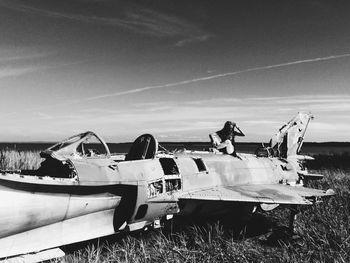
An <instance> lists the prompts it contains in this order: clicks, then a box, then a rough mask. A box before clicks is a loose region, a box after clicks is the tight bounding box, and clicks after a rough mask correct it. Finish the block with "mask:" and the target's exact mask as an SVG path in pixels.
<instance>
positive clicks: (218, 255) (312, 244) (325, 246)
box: [0, 151, 350, 262]
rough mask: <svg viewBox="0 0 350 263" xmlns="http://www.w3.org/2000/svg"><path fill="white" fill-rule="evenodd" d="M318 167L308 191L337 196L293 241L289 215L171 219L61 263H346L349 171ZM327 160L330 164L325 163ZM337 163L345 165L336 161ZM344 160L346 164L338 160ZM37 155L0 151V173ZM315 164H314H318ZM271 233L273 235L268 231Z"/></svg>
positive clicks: (86, 248) (33, 162)
mask: <svg viewBox="0 0 350 263" xmlns="http://www.w3.org/2000/svg"><path fill="white" fill-rule="evenodd" d="M324 158H325V160H327V162H328V161H329V163H330V164H332V166H331V167H328V168H327V165H326V164H325V163H326V162H325V161H320V162H318V163H316V164H317V165H319V164H322V165H319V166H314V168H315V167H316V168H318V169H319V170H316V171H315V172H317V173H322V174H324V175H325V178H324V179H323V180H321V181H317V182H313V183H312V185H311V186H312V187H314V188H320V189H328V188H332V189H334V190H335V192H336V196H335V197H333V198H330V199H329V200H326V201H325V202H323V203H319V204H317V205H315V206H310V207H306V208H303V209H302V211H301V213H299V214H298V218H297V220H296V222H295V232H296V234H297V236H296V237H294V238H287V237H286V236H285V235H284V233H285V232H284V229H285V228H284V227H283V226H285V225H287V224H288V210H286V209H275V210H273V211H272V212H268V213H258V214H255V215H254V216H253V217H251V218H250V219H249V220H245V221H243V222H242V221H228V220H227V218H226V219H220V220H211V221H206V222H203V221H202V222H197V223H189V222H186V221H185V222H184V221H183V220H179V219H175V220H174V222H172V223H173V225H172V226H167V227H166V228H164V229H162V230H157V231H155V230H154V231H148V232H140V233H131V234H119V235H115V236H113V237H108V238H104V239H99V240H94V241H92V242H84V243H80V244H75V245H70V246H66V247H65V248H64V250H65V251H66V252H67V256H65V257H64V261H65V262H350V172H349V170H348V169H347V166H346V164H344V166H340V167H345V168H343V169H338V168H336V167H334V162H332V160H331V159H329V158H328V157H324ZM327 158H328V159H327ZM334 158H336V161H337V162H338V161H339V159H341V160H342V161H341V162H343V161H344V160H345V162H346V163H348V162H349V159H350V158H348V159H346V156H345V157H344V156H343V157H339V156H338V157H337V156H336V157H334ZM342 158H345V159H342ZM40 162H41V159H40V157H39V155H38V153H36V152H15V151H0V168H1V169H31V168H37V167H38V165H39V164H40ZM316 164H315V163H314V164H313V165H316ZM271 229H273V231H272V232H271V231H270V230H271Z"/></svg>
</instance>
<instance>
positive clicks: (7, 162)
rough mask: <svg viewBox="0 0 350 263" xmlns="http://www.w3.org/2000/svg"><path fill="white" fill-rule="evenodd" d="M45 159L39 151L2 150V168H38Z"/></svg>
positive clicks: (0, 152)
mask: <svg viewBox="0 0 350 263" xmlns="http://www.w3.org/2000/svg"><path fill="white" fill-rule="evenodd" d="M42 160H43V159H42V158H40V155H39V152H35V151H16V150H0V169H1V170H15V169H37V168H39V166H40V163H41V161H42Z"/></svg>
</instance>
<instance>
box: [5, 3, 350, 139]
mask: <svg viewBox="0 0 350 263" xmlns="http://www.w3.org/2000/svg"><path fill="white" fill-rule="evenodd" d="M348 2H349V1H343V0H338V1H334V0H330V1H325V0H320V1H318V0H308V1H302V0H293V1H292V0H290V1H286V0H275V1H271V0H265V1H260V0H254V1H252V0H242V1H236V0H229V1H226V0H221V1H213V0H212V1H207V0H186V1H185V0H177V1H170V0H158V1H153V0H152V1H151V0H139V1H130V0H129V1H121V0H114V1H113V0H70V1H64V0H60V1H53V0H31V1H29V0H23V1H21V0H0V141H59V140H61V139H63V138H65V137H69V136H71V135H73V134H76V133H80V132H83V131H86V130H92V131H95V132H96V133H98V134H99V135H100V136H102V137H103V138H104V139H105V140H106V141H108V142H129V141H133V140H134V139H135V138H136V137H137V136H139V135H141V134H142V133H151V134H153V135H154V136H155V137H156V138H157V139H158V140H159V141H208V140H209V137H208V134H209V133H212V132H214V131H216V130H219V129H221V128H222V126H223V124H224V122H225V121H227V120H231V121H234V122H236V123H237V125H238V126H239V127H240V128H241V130H242V131H243V132H244V133H245V134H246V136H245V137H244V138H239V141H246V142H248V141H249V142H260V141H261V142H262V141H268V140H269V138H270V136H271V135H272V134H274V133H275V132H276V131H277V129H278V128H280V127H281V126H282V125H283V124H284V123H286V122H287V121H289V120H290V119H291V118H292V117H294V116H295V115H296V114H297V112H300V111H304V112H312V114H314V116H315V119H314V120H313V121H312V123H311V124H310V126H309V130H308V131H307V134H306V138H305V140H306V141H316V142H322V141H350V16H349V13H350V3H348Z"/></svg>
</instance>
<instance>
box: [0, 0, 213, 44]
mask: <svg viewBox="0 0 350 263" xmlns="http://www.w3.org/2000/svg"><path fill="white" fill-rule="evenodd" d="M0 4H1V5H2V6H4V7H6V8H10V9H13V10H16V11H20V12H24V13H30V14H34V15H40V16H46V17H50V18H62V19H67V20H72V21H78V22H81V23H89V24H97V25H103V26H111V27H119V28H123V29H127V30H130V31H133V32H136V33H139V34H144V35H151V36H156V37H181V38H183V40H180V41H178V42H177V43H176V44H175V46H184V45H185V44H187V43H192V42H202V41H206V40H208V39H209V38H210V37H211V36H212V35H210V34H208V33H205V32H203V31H202V30H201V29H200V28H198V27H197V26H195V25H194V24H192V23H190V22H188V21H186V20H184V19H181V18H179V17H176V16H172V15H167V14H163V13H160V12H155V11H153V10H151V9H147V8H140V7H136V8H133V10H131V9H130V10H127V11H126V12H125V13H124V15H123V17H122V18H117V17H104V16H97V15H93V14H78V13H64V12H59V11H53V10H48V9H43V8H38V7H34V6H29V5H27V4H19V3H14V2H12V1H11V2H9V1H5V2H2V3H0Z"/></svg>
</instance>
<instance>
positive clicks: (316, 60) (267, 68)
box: [79, 53, 350, 102]
mask: <svg viewBox="0 0 350 263" xmlns="http://www.w3.org/2000/svg"><path fill="white" fill-rule="evenodd" d="M347 57H350V53H346V54H341V55H333V56H327V57H319V58H311V59H303V60H296V61H291V62H286V63H280V64H274V65H267V66H261V67H253V68H248V69H243V70H238V71H233V72H227V73H222V74H216V75H211V76H206V77H202V78H195V79H189V80H183V81H178V82H172V83H167V84H162V85H155V86H146V87H141V88H137V89H130V90H126V91H120V92H114V93H108V94H102V95H98V96H92V97H89V98H83V99H80V100H79V101H81V102H83V101H92V100H99V99H104V98H110V97H119V96H123V95H129V94H134V93H140V92H144V91H148V90H154V89H165V88H173V87H180V86H184V85H188V84H192V83H196V82H202V81H208V80H213V79H219V78H224V77H228V76H235V75H239V74H244V73H249V72H254V71H261V70H269V69H276V68H282V67H288V66H293V65H299V64H305V63H315V62H322V61H328V60H333V59H340V58H347Z"/></svg>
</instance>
